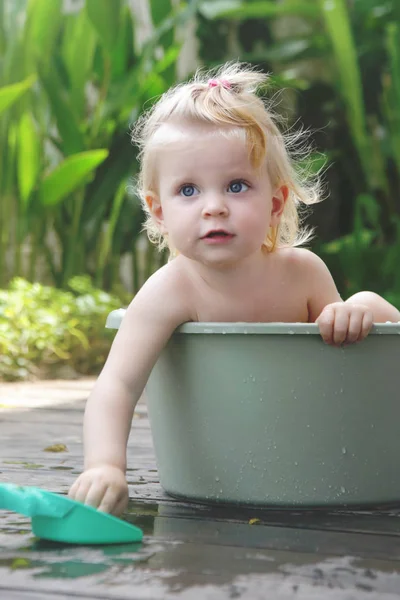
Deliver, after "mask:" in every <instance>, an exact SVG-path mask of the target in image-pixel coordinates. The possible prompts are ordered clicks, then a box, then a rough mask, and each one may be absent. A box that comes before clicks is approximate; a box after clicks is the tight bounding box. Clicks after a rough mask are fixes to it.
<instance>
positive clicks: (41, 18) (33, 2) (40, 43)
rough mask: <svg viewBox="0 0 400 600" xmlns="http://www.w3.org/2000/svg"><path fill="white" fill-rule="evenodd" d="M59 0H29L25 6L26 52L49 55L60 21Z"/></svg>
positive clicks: (60, 5)
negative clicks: (26, 6)
mask: <svg viewBox="0 0 400 600" xmlns="http://www.w3.org/2000/svg"><path fill="white" fill-rule="evenodd" d="M61 9H62V2H61V0H51V2H49V1H48V0H30V1H29V3H28V8H27V32H26V33H27V38H28V41H27V52H29V53H31V54H33V55H35V54H36V55H37V56H40V57H41V59H42V60H45V59H46V58H47V57H50V56H51V54H52V50H53V46H54V43H55V40H56V38H57V35H58V32H59V29H60V25H61V22H62V12H61Z"/></svg>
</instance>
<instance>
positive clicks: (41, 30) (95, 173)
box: [0, 0, 192, 287]
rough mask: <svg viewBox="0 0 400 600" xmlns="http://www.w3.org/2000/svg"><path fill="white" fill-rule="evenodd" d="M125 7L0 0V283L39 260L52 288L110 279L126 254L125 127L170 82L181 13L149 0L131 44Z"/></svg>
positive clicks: (130, 229)
mask: <svg viewBox="0 0 400 600" xmlns="http://www.w3.org/2000/svg"><path fill="white" fill-rule="evenodd" d="M131 4H132V3H130V2H128V1H127V0H112V2H110V0H83V1H82V2H81V3H80V4H79V5H78V7H77V8H76V9H74V8H73V6H74V5H72V4H71V6H72V8H71V7H70V4H69V3H67V2H62V0H51V2H48V0H26V1H24V0H18V1H14V0H0V23H1V25H0V86H1V85H2V86H3V88H0V111H1V110H2V109H4V110H3V112H2V115H1V117H0V156H1V159H0V194H1V205H0V285H5V284H6V282H7V281H8V280H9V279H10V277H11V276H12V275H26V276H27V277H28V278H29V279H30V280H34V279H35V278H37V277H38V276H39V272H38V269H40V265H42V269H43V266H44V269H45V273H46V276H47V279H48V280H49V281H52V282H53V283H55V284H56V285H57V286H63V285H65V284H66V282H67V281H68V280H69V278H70V277H71V276H72V275H74V274H80V273H90V274H91V275H92V276H93V278H94V280H95V281H96V283H97V284H98V285H103V286H105V287H112V285H113V283H114V281H116V280H117V279H118V277H119V275H118V267H119V259H120V256H121V254H122V253H130V254H132V255H133V256H134V260H133V263H135V261H136V262H137V260H136V258H135V252H136V245H135V244H136V240H137V238H138V235H139V233H140V230H141V219H142V215H141V210H140V205H139V203H138V201H137V198H136V197H135V196H134V195H129V193H128V191H127V190H128V189H129V187H131V186H130V184H131V179H132V177H133V176H134V175H135V169H136V161H135V153H134V151H133V149H132V147H131V145H130V141H129V127H130V123H131V122H132V120H134V119H135V118H137V116H138V115H139V113H140V110H141V108H142V106H143V105H145V104H147V105H148V104H149V103H150V102H151V101H152V99H153V98H154V97H156V96H158V95H159V94H160V93H162V92H163V91H164V90H165V89H166V88H167V87H168V86H169V85H170V84H171V83H173V81H174V79H175V62H176V58H177V56H178V52H179V48H180V46H179V43H176V42H174V28H175V26H176V25H177V24H179V23H181V22H182V21H184V20H185V19H187V18H188V15H190V14H191V13H190V11H191V10H192V9H191V8H190V7H188V6H187V5H186V3H183V4H182V5H181V4H180V5H178V6H177V7H176V8H174V7H173V6H172V2H171V1H170V0H163V2H161V3H160V2H158V1H157V0H151V2H150V4H149V6H150V9H151V18H152V20H151V23H150V25H151V34H150V35H149V36H148V37H147V40H146V41H145V43H144V44H142V45H141V47H139V46H138V44H137V42H136V41H135V35H136V34H137V24H136V23H135V15H134V14H133V13H132V10H131ZM174 4H176V3H174ZM26 254H27V256H26ZM134 277H135V278H136V285H138V284H139V282H138V281H137V277H138V275H137V273H136V272H135V273H134Z"/></svg>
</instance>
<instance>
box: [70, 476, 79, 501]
mask: <svg viewBox="0 0 400 600" xmlns="http://www.w3.org/2000/svg"><path fill="white" fill-rule="evenodd" d="M78 489H79V479H76V480H75V481H74V483H73V484H72V485H71V487H70V488H69V490H68V497H69V498H72V500H74V499H75V497H76V493H77V491H78Z"/></svg>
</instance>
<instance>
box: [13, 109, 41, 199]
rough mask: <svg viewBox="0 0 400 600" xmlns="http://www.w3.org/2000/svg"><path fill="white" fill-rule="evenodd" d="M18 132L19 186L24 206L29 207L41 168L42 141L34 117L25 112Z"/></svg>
mask: <svg viewBox="0 0 400 600" xmlns="http://www.w3.org/2000/svg"><path fill="white" fill-rule="evenodd" d="M18 127H19V131H18V161H17V170H18V186H19V193H20V196H21V200H22V205H23V206H25V207H27V206H28V201H29V197H30V195H31V192H32V190H33V188H34V186H35V184H36V180H37V177H38V172H39V168H40V143H41V141H40V139H39V136H38V132H37V130H36V128H35V124H34V122H33V118H32V115H31V114H29V113H27V112H25V113H24V114H23V115H22V117H21V119H20V121H19V126H18Z"/></svg>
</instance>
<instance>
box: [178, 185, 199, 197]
mask: <svg viewBox="0 0 400 600" xmlns="http://www.w3.org/2000/svg"><path fill="white" fill-rule="evenodd" d="M179 193H180V194H181V196H186V198H190V196H194V194H195V193H196V188H195V186H194V185H191V184H190V185H183V186H182V187H181V189H180V190H179Z"/></svg>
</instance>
